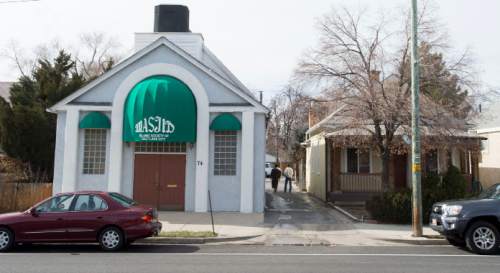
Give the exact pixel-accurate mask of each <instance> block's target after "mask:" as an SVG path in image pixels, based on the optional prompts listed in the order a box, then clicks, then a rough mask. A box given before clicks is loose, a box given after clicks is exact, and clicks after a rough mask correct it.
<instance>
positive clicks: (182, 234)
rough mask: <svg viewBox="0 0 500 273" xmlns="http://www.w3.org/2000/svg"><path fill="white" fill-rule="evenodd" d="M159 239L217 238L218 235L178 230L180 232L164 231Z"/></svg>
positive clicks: (207, 232) (209, 232) (208, 232)
mask: <svg viewBox="0 0 500 273" xmlns="http://www.w3.org/2000/svg"><path fill="white" fill-rule="evenodd" d="M159 237H171V238H181V237H182V238H212V237H217V233H215V234H214V233H213V232H211V231H189V230H178V231H162V232H160V235H159Z"/></svg>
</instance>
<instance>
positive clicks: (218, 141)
mask: <svg viewBox="0 0 500 273" xmlns="http://www.w3.org/2000/svg"><path fill="white" fill-rule="evenodd" d="M237 140H238V137H237V131H220V132H215V148H214V149H215V154H214V161H215V162H214V175H220V176H222V175H227V176H230V175H236V152H237V143H238V142H237Z"/></svg>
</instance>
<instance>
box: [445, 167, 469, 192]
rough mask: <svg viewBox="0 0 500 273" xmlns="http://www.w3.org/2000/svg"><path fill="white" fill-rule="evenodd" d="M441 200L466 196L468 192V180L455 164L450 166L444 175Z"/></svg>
mask: <svg viewBox="0 0 500 273" xmlns="http://www.w3.org/2000/svg"><path fill="white" fill-rule="evenodd" d="M442 193H443V196H442V198H441V200H446V199H458V198H464V196H465V195H466V194H467V180H466V179H465V177H464V176H463V175H462V174H461V173H460V170H458V168H456V167H455V166H451V167H449V168H448V172H446V175H445V176H444V177H443V182H442Z"/></svg>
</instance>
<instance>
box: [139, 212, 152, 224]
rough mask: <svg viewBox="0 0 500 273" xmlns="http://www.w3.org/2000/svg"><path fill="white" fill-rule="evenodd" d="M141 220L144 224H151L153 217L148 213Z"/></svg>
mask: <svg viewBox="0 0 500 273" xmlns="http://www.w3.org/2000/svg"><path fill="white" fill-rule="evenodd" d="M141 219H142V220H143V221H144V222H146V223H151V221H153V216H151V215H150V214H149V213H148V214H146V215H144V216H142V217H141Z"/></svg>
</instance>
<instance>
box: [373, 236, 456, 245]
mask: <svg viewBox="0 0 500 273" xmlns="http://www.w3.org/2000/svg"><path fill="white" fill-rule="evenodd" d="M377 240H381V241H386V242H392V243H403V244H409V245H419V246H442V245H450V244H449V243H448V242H447V241H446V240H445V239H426V240H418V239H417V240H411V239H384V238H377Z"/></svg>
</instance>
